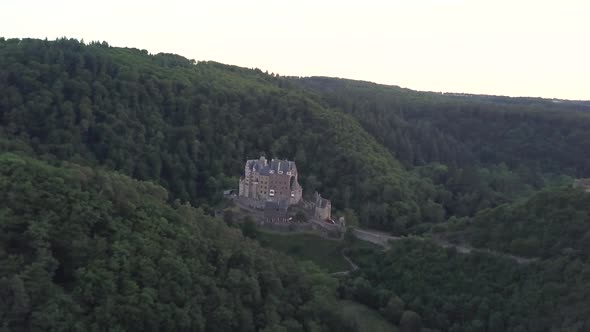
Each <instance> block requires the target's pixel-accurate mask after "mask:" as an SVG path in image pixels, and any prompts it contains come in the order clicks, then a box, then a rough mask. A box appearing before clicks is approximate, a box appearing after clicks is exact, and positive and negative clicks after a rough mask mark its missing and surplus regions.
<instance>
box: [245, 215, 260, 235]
mask: <svg viewBox="0 0 590 332" xmlns="http://www.w3.org/2000/svg"><path fill="white" fill-rule="evenodd" d="M241 229H242V234H244V236H245V237H249V238H251V239H255V238H256V237H257V235H258V229H256V222H255V221H254V219H252V217H250V216H247V217H244V221H243V222H242V226H241Z"/></svg>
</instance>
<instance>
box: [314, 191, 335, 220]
mask: <svg viewBox="0 0 590 332" xmlns="http://www.w3.org/2000/svg"><path fill="white" fill-rule="evenodd" d="M314 198H315V202H314V203H315V208H314V216H315V218H316V219H317V220H321V221H324V220H332V203H331V202H330V200H328V199H325V198H322V196H321V195H320V194H319V193H318V192H316V193H315V195H314Z"/></svg>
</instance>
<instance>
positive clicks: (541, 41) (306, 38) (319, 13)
mask: <svg viewBox="0 0 590 332" xmlns="http://www.w3.org/2000/svg"><path fill="white" fill-rule="evenodd" d="M0 36H2V37H6V38H26V37H29V38H48V39H55V38H58V37H64V36H65V37H70V38H77V39H84V41H95V40H100V41H107V42H108V43H109V44H110V45H112V46H120V47H136V48H140V49H146V50H148V51H149V52H151V53H159V52H167V53H176V54H180V55H182V56H185V57H187V58H189V59H195V60H197V61H200V60H214V61H218V62H222V63H227V64H233V65H238V66H242V67H248V68H260V69H262V70H268V72H274V73H278V74H281V75H288V76H332V77H342V78H350V79H357V80H364V81H372V82H377V83H382V84H389V85H398V86H401V87H406V88H410V89H415V90H424V91H437V92H464V93H478V94H492V95H508V96H531V97H545V98H561V99H582V100H590V1H587V0H553V1H545V0H536V1H533V0H511V1H508V0H489V1H488V0H485V1H484V0H389V1H371V0H363V1H360V0H359V1H345V0H341V1H330V0H324V1H321V0H315V1H308V0H297V1H285V0H274V1H271V0H249V1H227V0H218V1H207V2H204V1H179V0H167V1H150V0H145V1H134V0H133V1H126V0H118V1H112V0H103V1H85V0H78V1H70V0H52V1H47V0H45V1H39V0H36V1H33V0H2V2H1V3H0Z"/></svg>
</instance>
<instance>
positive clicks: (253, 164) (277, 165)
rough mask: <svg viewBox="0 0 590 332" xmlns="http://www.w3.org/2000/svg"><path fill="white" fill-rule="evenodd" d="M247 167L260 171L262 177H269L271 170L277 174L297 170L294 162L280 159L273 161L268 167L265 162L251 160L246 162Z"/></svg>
mask: <svg viewBox="0 0 590 332" xmlns="http://www.w3.org/2000/svg"><path fill="white" fill-rule="evenodd" d="M246 167H247V168H249V169H251V170H253V171H258V173H260V175H269V174H270V171H271V170H272V171H275V173H278V172H279V171H282V172H283V173H287V172H289V171H292V170H295V169H296V166H295V162H294V161H290V160H280V159H273V160H271V161H270V162H269V163H268V164H267V165H264V162H262V161H261V160H260V159H251V160H248V161H247V162H246Z"/></svg>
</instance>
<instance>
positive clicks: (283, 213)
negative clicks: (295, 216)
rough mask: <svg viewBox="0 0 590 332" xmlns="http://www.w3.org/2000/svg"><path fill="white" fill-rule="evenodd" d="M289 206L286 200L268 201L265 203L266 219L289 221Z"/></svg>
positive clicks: (268, 220)
mask: <svg viewBox="0 0 590 332" xmlns="http://www.w3.org/2000/svg"><path fill="white" fill-rule="evenodd" d="M288 208H289V205H288V204H287V202H286V201H278V202H277V201H267V202H266V203H265V204H264V220H265V221H267V222H271V223H277V222H287V221H288V219H287V218H288V216H287V210H288Z"/></svg>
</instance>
